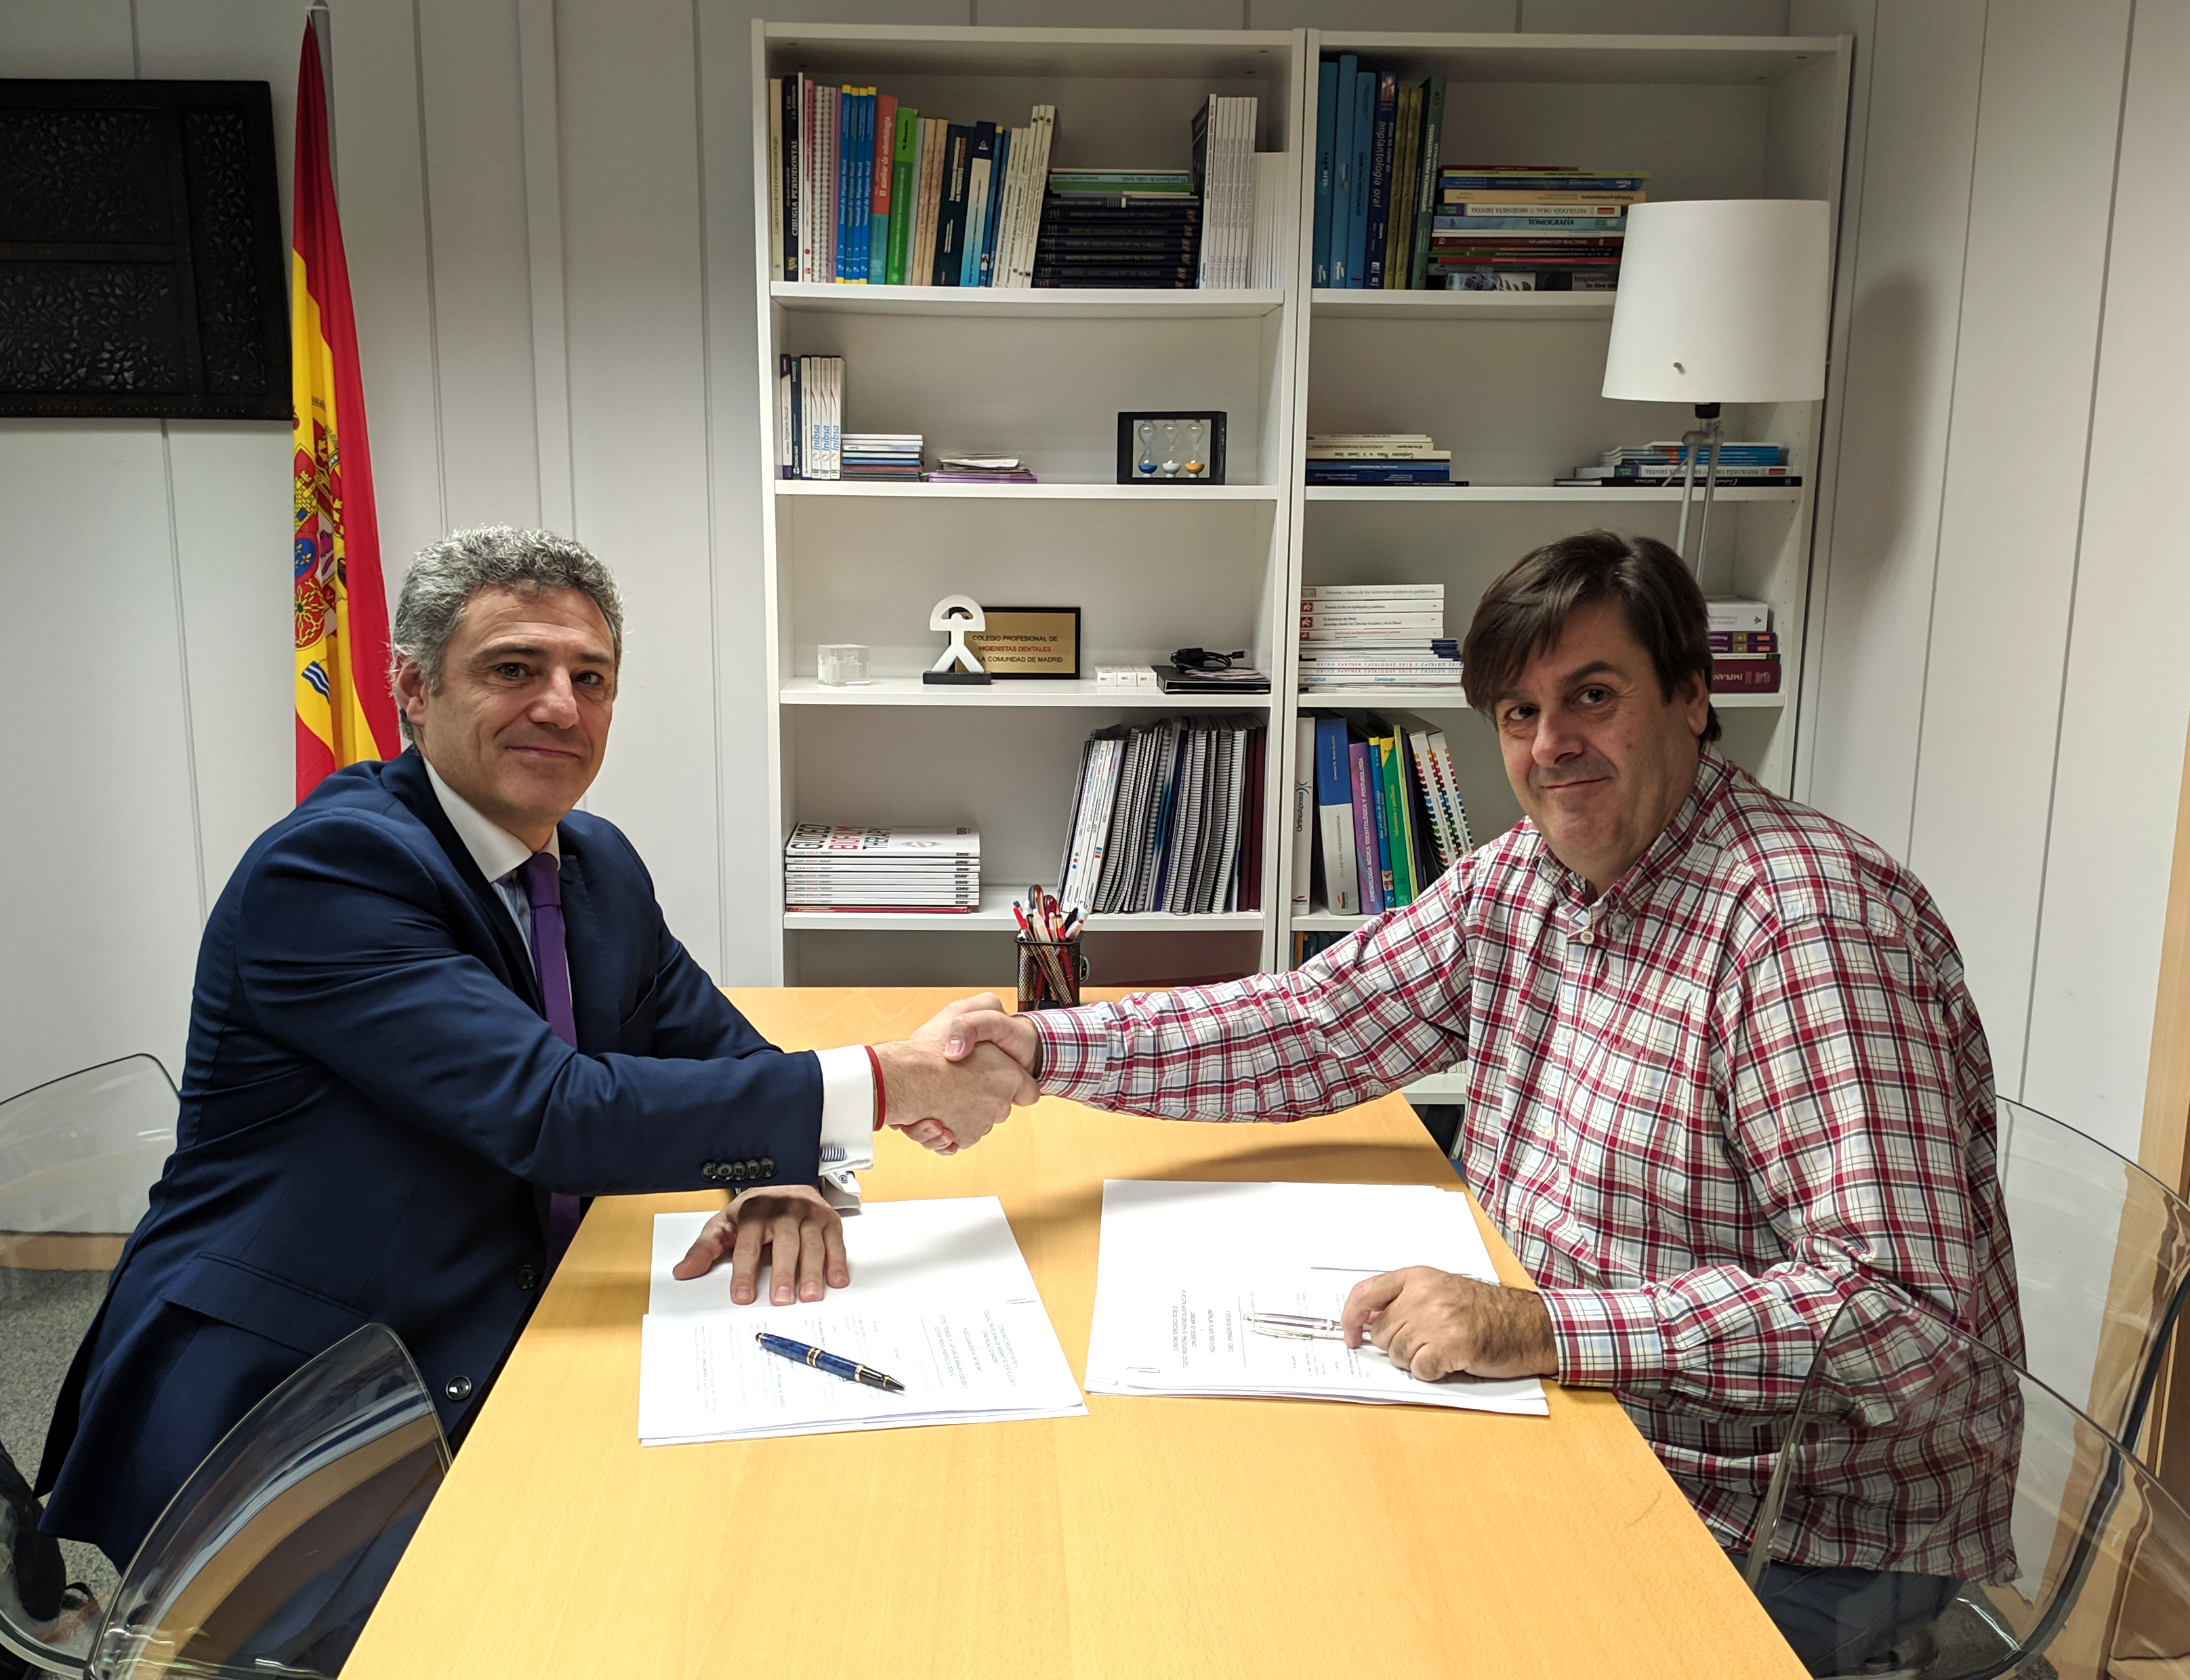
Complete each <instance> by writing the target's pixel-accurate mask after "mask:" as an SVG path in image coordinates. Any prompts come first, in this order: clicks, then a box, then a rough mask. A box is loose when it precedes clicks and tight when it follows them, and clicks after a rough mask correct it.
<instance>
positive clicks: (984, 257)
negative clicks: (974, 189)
mask: <svg viewBox="0 0 2190 1680" xmlns="http://www.w3.org/2000/svg"><path fill="white" fill-rule="evenodd" d="M1011 166H1012V131H1011V130H1010V129H1008V128H999V129H998V130H996V163H995V165H994V167H991V168H990V172H989V219H988V221H987V223H985V224H984V226H983V228H982V229H981V284H982V285H984V286H994V285H995V284H996V229H997V228H998V227H999V226H1001V224H1002V222H1003V219H1004V177H1005V175H1006V174H1007V173H1009V171H1010V169H1011Z"/></svg>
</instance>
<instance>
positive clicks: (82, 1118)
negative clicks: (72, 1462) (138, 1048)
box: [0, 1055, 176, 1673]
mask: <svg viewBox="0 0 2190 1680" xmlns="http://www.w3.org/2000/svg"><path fill="white" fill-rule="evenodd" d="M175 1114H176V1097H175V1087H174V1083H173V1081H172V1080H170V1079H169V1078H167V1070H166V1069H165V1068H163V1067H162V1066H161V1065H160V1064H159V1062H158V1061H156V1060H154V1059H153V1058H152V1057H150V1056H149V1055H133V1056H124V1057H122V1059H121V1060H119V1061H110V1062H102V1063H101V1064H99V1066H96V1067H88V1068H86V1069H84V1070H83V1071H82V1072H78V1073H71V1074H70V1075H68V1076H67V1077H66V1078H60V1079H55V1080H54V1081H52V1082H51V1083H47V1084H43V1085H40V1086H37V1087H36V1088H35V1089H31V1090H28V1091H25V1092H23V1093H22V1094H21V1095H19V1096H14V1097H10V1098H9V1100H6V1101H5V1102H0V1349H5V1350H6V1356H5V1357H4V1358H0V1455H3V1456H0V1483H4V1484H5V1486H4V1488H0V1652H5V1653H8V1654H9V1655H13V1656H14V1657H15V1658H17V1659H19V1660H24V1661H28V1662H31V1663H32V1664H34V1665H36V1666H40V1667H43V1668H45V1669H48V1671H50V1672H59V1673H67V1672H78V1673H80V1672H82V1667H83V1663H84V1660H85V1658H86V1657H87V1656H88V1655H89V1652H90V1649H91V1638H92V1634H93V1632H94V1630H95V1629H96V1627H97V1626H98V1621H99V1602H98V1601H99V1600H100V1599H102V1598H105V1597H106V1596H107V1594H108V1593H110V1592H111V1589H112V1587H113V1585H114V1580H115V1575H114V1570H113V1568H112V1566H111V1564H108V1563H107V1561H106V1559H105V1558H102V1557H101V1556H100V1555H99V1553H98V1552H97V1551H96V1550H95V1549H94V1548H93V1547H88V1546H78V1545H77V1544H75V1543H74V1542H71V1541H63V1542H61V1543H60V1546H59V1547H55V1545H54V1542H53V1541H49V1540H46V1539H43V1537H41V1536H38V1535H37V1532H36V1514H35V1510H34V1508H33V1507H31V1505H30V1502H29V1488H28V1485H27V1482H26V1479H27V1478H29V1477H31V1476H33V1475H35V1474H37V1466H38V1460H39V1458H40V1457H41V1455H42V1454H43V1451H44V1447H45V1439H46V1425H47V1423H48V1420H50V1419H51V1417H52V1416H53V1407H54V1395H55V1394H57V1393H58V1392H59V1390H60V1384H61V1378H62V1377H63V1376H64V1375H65V1373H66V1372H67V1370H68V1366H69V1361H70V1360H71V1359H73V1358H74V1357H75V1355H76V1350H77V1343H80V1342H81V1341H82V1339H83V1334H84V1332H85V1331H86V1330H87V1329H88V1327H89V1326H90V1324H91V1321H92V1317H93V1315H94V1314H95V1313H96V1312H97V1311H98V1310H99V1301H100V1300H101V1298H103V1297H104V1296H105V1293H106V1279H107V1274H108V1273H109V1272H111V1270H113V1267H114V1263H115V1261H116V1259H118V1258H119V1257H120V1255H121V1253H122V1243H123V1242H124V1241H125V1240H126V1239H127V1238H128V1235H129V1233H130V1232H131V1231H132V1230H135V1229H136V1225H137V1221H138V1220H139V1219H141V1218H142V1217H143V1216H144V1213H145V1192H146V1191H147V1189H148V1188H149V1187H150V1185H151V1184H152V1183H153V1181H154V1180H155V1179H157V1178H158V1177H159V1175H160V1168H161V1166H162V1163H163V1162H165V1161H166V1160H167V1156H168V1154H169V1153H170V1152H171V1151H173V1148H174V1146H175ZM9 1464H12V1465H14V1466H15V1467H16V1468H17V1469H18V1470H19V1472H20V1477H11V1476H10V1475H9V1472H8V1468H7V1467H8V1465H9Z"/></svg>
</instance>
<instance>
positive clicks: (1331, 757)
mask: <svg viewBox="0 0 2190 1680" xmlns="http://www.w3.org/2000/svg"><path fill="white" fill-rule="evenodd" d="M1301 721H1302V724H1303V725H1305V724H1307V723H1308V721H1309V720H1308V719H1307V718H1302V720H1301ZM1313 722H1314V726H1315V802H1316V838H1317V840H1318V841H1319V854H1320V856H1321V857H1322V859H1323V902H1324V906H1325V908H1327V909H1329V910H1330V911H1332V912H1333V913H1334V914H1338V915H1342V916H1358V915H1359V914H1361V888H1360V882H1359V876H1358V874H1357V872H1356V859H1357V857H1358V853H1357V851H1356V844H1355V839H1354V829H1353V768H1352V764H1351V761H1350V760H1349V758H1348V755H1347V740H1346V720H1345V719H1344V718H1342V717H1319V718H1316V719H1314V720H1313Z"/></svg>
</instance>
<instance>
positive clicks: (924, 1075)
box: [875, 992, 1039, 1155]
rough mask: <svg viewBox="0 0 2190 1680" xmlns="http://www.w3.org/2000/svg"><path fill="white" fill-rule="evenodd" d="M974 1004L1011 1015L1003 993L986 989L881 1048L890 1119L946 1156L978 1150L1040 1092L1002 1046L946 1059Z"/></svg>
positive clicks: (982, 1009)
mask: <svg viewBox="0 0 2190 1680" xmlns="http://www.w3.org/2000/svg"><path fill="white" fill-rule="evenodd" d="M967 1010H976V1011H980V1012H985V1013H991V1014H996V1015H1000V1016H1001V1018H1002V1019H1004V1020H1009V1019H1010V1018H1011V1017H1009V1016H1008V1015H1002V1010H1003V1001H1002V999H1001V998H998V997H997V996H996V994H995V993H993V992H984V993H979V994H978V995H976V996H974V997H972V998H961V999H960V1000H959V1001H958V1002H956V1003H954V1004H950V1006H949V1007H948V1008H946V1009H945V1010H943V1011H942V1012H941V1013H940V1014H939V1015H936V1016H935V1018H934V1019H933V1020H932V1021H928V1023H927V1024H926V1025H925V1026H923V1027H921V1028H920V1030H919V1031H918V1032H915V1033H914V1034H913V1035H912V1037H911V1038H908V1039H905V1041H903V1042H902V1043H899V1044H877V1045H876V1046H875V1058H876V1060H877V1061H878V1062H880V1063H881V1065H882V1100H883V1112H884V1113H885V1114H886V1115H887V1116H888V1120H889V1123H890V1124H891V1125H893V1126H895V1127H897V1128H900V1129H901V1130H903V1132H904V1133H905V1135H906V1136H907V1137H909V1138H911V1140H913V1141H914V1142H915V1143H917V1144H920V1145H923V1146H924V1147H926V1148H928V1149H931V1150H933V1151H935V1153H937V1154H938V1155H955V1154H956V1153H957V1152H958V1151H960V1150H962V1149H969V1148H971V1147H972V1146H973V1145H974V1144H976V1143H979V1141H980V1140H981V1139H982V1138H983V1137H984V1136H985V1135H986V1134H988V1132H989V1129H990V1128H991V1127H993V1126H995V1125H996V1123H997V1122H999V1121H1001V1120H1002V1119H1003V1118H1004V1117H1006V1116H1007V1115H1008V1114H1009V1113H1010V1112H1012V1106H1013V1104H1014V1103H1022V1104H1023V1103H1030V1102H1032V1101H1034V1100H1035V1097H1036V1096H1037V1095H1039V1093H1038V1092H1037V1091H1036V1090H1035V1087H1034V1082H1033V1081H1032V1080H1031V1079H1030V1078H1027V1076H1026V1072H1025V1070H1024V1068H1022V1067H1021V1066H1019V1065H1018V1063H1017V1062H1015V1061H1013V1060H1012V1059H1011V1058H1010V1057H1008V1056H1007V1055H1004V1054H1003V1053H1002V1052H1001V1050H998V1049H994V1048H986V1049H983V1048H981V1047H980V1046H978V1045H977V1046H975V1047H974V1048H975V1049H980V1054H979V1055H969V1056H963V1057H958V1058H951V1059H946V1058H945V1055H944V1040H945V1035H946V1034H947V1033H948V1032H949V1031H950V1026H951V1024H952V1022H953V1021H956V1019H957V1018H958V1017H959V1016H960V1015H962V1014H963V1013H964V1012H966V1011H967Z"/></svg>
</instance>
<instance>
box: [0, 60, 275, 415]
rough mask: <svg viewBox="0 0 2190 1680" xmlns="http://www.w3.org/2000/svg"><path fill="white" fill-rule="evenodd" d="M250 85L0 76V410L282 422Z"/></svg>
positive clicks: (266, 189)
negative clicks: (39, 79) (31, 79)
mask: <svg viewBox="0 0 2190 1680" xmlns="http://www.w3.org/2000/svg"><path fill="white" fill-rule="evenodd" d="M287 276H288V254H287V251H286V250H285V249H284V248H283V246H282V240H281V200H280V188H279V186H278V184H277V183H276V178H275V167H274V125H273V108H272V102H271V99H269V93H268V90H267V87H266V84H265V83H264V82H25V81H6V80H0V415H46V416H64V415H165V416H173V417H176V418H188V419H213V420H279V421H287V420H288V419H289V417H290V413H289V410H290V396H289V316H288V308H289V303H288V285H287Z"/></svg>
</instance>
